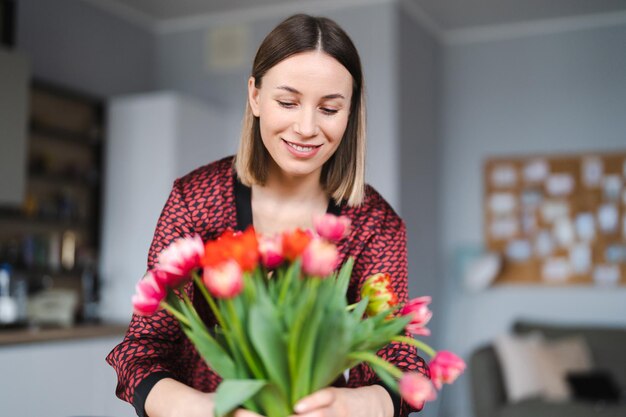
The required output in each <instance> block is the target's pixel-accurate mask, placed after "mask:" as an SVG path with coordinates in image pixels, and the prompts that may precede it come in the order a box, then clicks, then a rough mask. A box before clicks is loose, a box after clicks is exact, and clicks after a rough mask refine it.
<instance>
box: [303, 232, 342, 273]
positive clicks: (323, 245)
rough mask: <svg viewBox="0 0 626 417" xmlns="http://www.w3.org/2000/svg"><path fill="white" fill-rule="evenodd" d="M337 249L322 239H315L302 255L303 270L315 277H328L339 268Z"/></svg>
mask: <svg viewBox="0 0 626 417" xmlns="http://www.w3.org/2000/svg"><path fill="white" fill-rule="evenodd" d="M337 261H339V253H338V252H337V247H336V246H335V245H333V244H332V243H330V242H327V241H325V240H323V239H320V238H314V239H313V240H311V242H310V243H309V245H308V246H307V247H306V249H305V250H304V253H303V254H302V270H303V271H304V273H305V274H307V275H310V276H315V277H327V276H328V275H330V274H331V273H332V272H333V271H334V270H335V268H336V267H337Z"/></svg>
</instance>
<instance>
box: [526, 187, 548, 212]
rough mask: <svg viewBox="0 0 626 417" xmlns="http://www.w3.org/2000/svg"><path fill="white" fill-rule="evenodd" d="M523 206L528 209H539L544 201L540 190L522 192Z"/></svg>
mask: <svg viewBox="0 0 626 417" xmlns="http://www.w3.org/2000/svg"><path fill="white" fill-rule="evenodd" d="M521 200H522V206H523V207H524V208H527V209H533V208H536V207H539V205H540V204H541V202H542V201H543V193H542V192H541V191H539V190H534V189H527V190H524V191H522V196H521Z"/></svg>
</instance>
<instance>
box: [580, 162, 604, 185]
mask: <svg viewBox="0 0 626 417" xmlns="http://www.w3.org/2000/svg"><path fill="white" fill-rule="evenodd" d="M603 175H604V164H603V163H602V160H601V159H600V158H597V157H594V156H591V157H588V158H585V159H584V160H583V171H582V177H583V178H582V181H583V184H584V185H585V186H587V187H599V186H600V185H602V176H603Z"/></svg>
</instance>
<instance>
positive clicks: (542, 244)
mask: <svg viewBox="0 0 626 417" xmlns="http://www.w3.org/2000/svg"><path fill="white" fill-rule="evenodd" d="M552 251H554V239H552V235H551V234H550V232H548V231H546V230H542V231H540V232H539V233H537V237H536V238H535V253H536V254H537V256H539V257H540V258H547V257H548V256H550V255H552Z"/></svg>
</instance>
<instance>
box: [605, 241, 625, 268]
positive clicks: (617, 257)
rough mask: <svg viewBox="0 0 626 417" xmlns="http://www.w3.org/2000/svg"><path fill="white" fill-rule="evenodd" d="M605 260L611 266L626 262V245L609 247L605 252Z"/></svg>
mask: <svg viewBox="0 0 626 417" xmlns="http://www.w3.org/2000/svg"><path fill="white" fill-rule="evenodd" d="M604 259H605V260H606V261H607V262H608V263H610V264H619V263H622V262H626V245H617V244H616V245H609V246H607V247H606V249H605V250H604Z"/></svg>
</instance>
